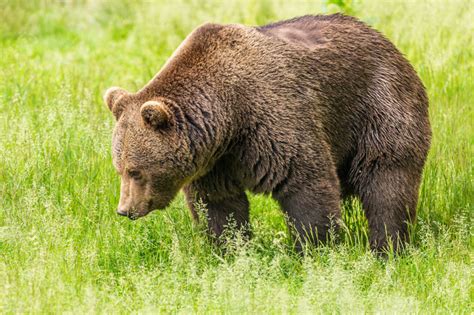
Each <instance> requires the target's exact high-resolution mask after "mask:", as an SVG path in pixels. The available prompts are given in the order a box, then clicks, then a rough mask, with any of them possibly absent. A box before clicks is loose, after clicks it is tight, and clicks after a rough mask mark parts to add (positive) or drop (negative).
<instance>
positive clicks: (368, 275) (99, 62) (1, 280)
mask: <svg viewBox="0 0 474 315" xmlns="http://www.w3.org/2000/svg"><path fill="white" fill-rule="evenodd" d="M339 2H341V1H327V2H324V3H315V2H312V1H311V2H310V1H297V2H293V3H291V2H287V1H281V0H279V1H259V2H256V1H250V0H248V1H206V2H205V3H200V2H199V1H189V2H184V1H176V2H174V1H173V2H169V1H163V2H162V3H158V2H156V3H152V2H150V1H143V2H142V1H133V2H132V1H130V2H129V3H124V2H118V1H117V2H112V1H72V2H71V3H69V1H68V2H67V3H69V4H61V2H59V1H57V2H52V3H50V2H47V1H27V0H23V1H13V0H11V1H8V0H7V1H6V0H0V8H1V9H0V75H1V76H0V78H1V79H0V313H16V312H27V313H57V312H71V313H76V312H81V313H84V312H100V313H110V312H119V313H128V312H143V313H147V312H155V311H161V312H180V313H189V312H195V313H203V312H208V313H221V312H225V313H242V312H245V313H294V314H300V313H354V312H356V313H362V312H367V313H465V314H472V313H473V312H474V306H473V300H474V289H473V276H472V275H473V261H474V252H473V240H474V238H473V235H474V234H473V232H474V230H473V225H472V224H473V222H472V221H473V220H472V219H473V207H474V203H473V201H474V200H473V199H474V176H473V175H474V170H473V156H474V143H473V142H474V130H473V125H474V123H473V122H474V109H473V104H474V78H473V65H474V49H473V47H474V45H473V33H474V9H473V5H472V3H471V2H469V1H453V2H447V1H439V2H424V1H417V2H415V1H410V2H395V1H392V2H387V1H381V2H379V1H375V0H374V1H369V2H362V1H352V2H351V1H342V2H341V6H342V7H344V8H345V9H346V10H350V12H351V13H352V14H354V15H356V16H358V17H360V18H361V19H362V20H364V21H366V22H368V23H370V24H371V25H373V26H374V27H376V28H377V29H379V30H380V31H382V32H383V33H384V34H386V35H387V36H388V37H389V38H390V39H391V40H392V41H393V42H394V43H395V44H396V45H397V46H398V47H399V48H400V49H401V51H402V52H403V53H404V54H405V55H406V56H407V58H408V59H409V60H410V61H411V62H412V63H413V65H414V66H415V68H416V70H417V71H418V73H419V74H420V76H421V77H422V80H423V82H424V84H425V85H426V87H427V89H428V94H429V97H430V101H431V102H430V103H431V107H430V115H431V122H432V127H433V133H434V134H433V143H432V148H431V152H430V155H429V160H428V163H427V165H426V169H425V173H424V179H423V184H422V187H421V190H420V203H419V212H418V213H419V216H418V223H417V225H416V226H415V227H414V230H415V231H414V233H413V237H412V238H413V242H412V245H411V246H410V247H409V248H408V249H407V251H406V253H405V254H404V255H402V256H400V257H397V258H393V257H389V258H388V259H387V260H381V259H378V258H376V257H375V256H374V255H373V254H372V253H371V252H370V251H369V250H368V245H367V227H366V221H365V219H364V216H363V212H362V211H361V209H360V205H359V203H358V202H357V201H353V202H348V203H346V204H345V205H344V220H345V223H346V227H347V228H346V229H344V232H343V233H342V237H341V238H342V240H341V241H340V242H339V243H337V244H331V245H329V246H326V247H321V248H317V249H314V248H313V249H311V250H310V251H309V253H308V254H307V255H306V256H305V257H303V258H301V257H298V256H297V255H295V254H294V253H293V251H292V250H291V248H290V246H289V237H288V233H287V231H286V227H285V224H284V220H283V216H282V214H281V213H280V211H279V209H278V205H277V204H276V203H275V202H273V201H272V200H271V199H269V198H267V197H262V196H251V198H250V199H251V220H252V224H253V229H254V233H255V237H254V238H253V239H252V241H250V242H248V243H245V242H242V241H241V240H240V239H239V238H237V239H234V240H232V241H231V242H230V243H229V245H228V248H227V250H226V253H225V254H222V253H221V252H220V250H219V249H217V248H215V247H213V246H212V245H211V244H209V242H208V240H207V239H206V236H205V233H204V229H203V227H202V226H197V225H195V224H193V223H192V221H191V218H190V215H189V214H188V210H187V209H186V207H185V203H184V200H183V197H182V196H181V195H180V196H179V197H178V198H176V200H175V201H174V203H173V204H172V205H171V206H170V207H169V209H167V210H166V211H162V212H155V213H153V214H151V215H150V216H148V217H146V218H144V219H141V220H138V221H136V222H130V221H128V220H126V219H123V218H121V217H118V216H117V215H116V214H115V211H114V209H115V208H116V205H117V203H118V197H119V178H118V177H117V175H116V173H115V171H114V169H113V167H112V163H111V154H110V142H111V141H110V139H111V132H112V128H113V125H114V119H113V117H112V115H111V114H110V112H109V111H108V109H107V108H106V106H105V105H104V104H103V102H102V99H101V98H102V93H103V91H104V90H105V89H106V88H107V87H109V86H113V85H119V86H122V87H124V88H126V89H128V90H130V91H136V90H137V89H139V88H141V87H142V86H143V85H145V84H146V83H147V82H148V80H149V79H150V78H151V77H152V76H153V75H154V74H155V73H156V72H157V71H158V70H159V69H160V67H161V66H162V65H163V63H164V62H165V61H166V59H167V58H168V57H169V56H170V55H171V53H172V52H173V50H174V49H175V48H176V47H177V46H178V45H179V43H180V42H181V41H182V40H183V38H184V37H185V36H186V35H187V34H188V33H189V32H190V31H191V30H192V29H193V28H194V27H196V26H198V25H199V24H201V23H203V22H205V21H214V22H220V23H236V22H237V23H245V24H263V23H267V22H270V21H275V20H278V19H282V18H289V17H293V16H297V15H302V14H308V13H322V12H333V11H334V10H336V9H337V5H335V4H331V3H336V4H337V3H339Z"/></svg>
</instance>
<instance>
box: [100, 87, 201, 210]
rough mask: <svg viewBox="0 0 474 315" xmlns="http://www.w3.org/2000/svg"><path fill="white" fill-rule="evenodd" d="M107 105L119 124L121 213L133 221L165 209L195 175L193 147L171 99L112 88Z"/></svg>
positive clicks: (116, 159) (116, 150)
mask: <svg viewBox="0 0 474 315" xmlns="http://www.w3.org/2000/svg"><path fill="white" fill-rule="evenodd" d="M104 101H105V103H106V104H107V106H108V107H109V109H110V110H111V112H112V113H113V114H114V116H115V119H116V121H117V123H116V126H115V129H114V132H113V137H112V156H113V164H114V167H115V168H116V170H117V172H118V173H119V175H120V177H121V189H120V202H119V205H118V209H117V213H118V214H120V215H123V216H127V217H129V218H130V219H137V218H139V217H142V216H145V215H147V214H148V213H149V212H151V211H152V210H155V209H163V208H165V207H166V206H167V205H168V204H169V203H170V202H171V200H172V199H173V198H174V196H175V195H176V194H177V192H178V191H179V190H180V189H181V187H182V186H183V185H185V183H186V182H187V181H188V180H189V179H190V177H191V174H192V173H193V169H192V167H191V165H192V157H191V153H190V147H189V142H188V141H187V138H186V137H185V136H184V133H183V130H182V126H181V127H180V124H179V123H178V121H179V119H178V116H179V113H180V112H179V108H178V107H177V105H176V104H175V103H173V101H171V100H169V99H164V98H159V97H153V96H150V95H145V96H144V95H139V93H137V94H132V93H128V92H127V91H125V90H123V89H121V88H117V87H113V88H110V89H108V90H107V92H106V93H105V95H104Z"/></svg>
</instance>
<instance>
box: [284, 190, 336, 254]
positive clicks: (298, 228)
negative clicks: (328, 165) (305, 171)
mask: <svg viewBox="0 0 474 315" xmlns="http://www.w3.org/2000/svg"><path fill="white" fill-rule="evenodd" d="M336 183H337V181H336ZM277 199H278V201H279V203H280V205H281V207H282V208H283V211H284V212H285V213H286V214H287V216H288V227H289V229H290V232H292V233H293V236H294V237H295V247H296V250H297V251H299V252H302V251H303V248H304V246H305V244H306V243H308V242H309V243H312V244H316V245H317V244H319V243H326V242H327V241H328V239H329V237H330V231H331V229H332V230H333V231H334V232H337V230H338V227H339V220H340V219H341V210H340V193H339V189H338V186H337V184H331V183H330V182H315V183H312V184H311V185H309V186H307V187H300V188H298V189H297V190H296V191H292V192H291V193H289V194H287V195H285V196H280V197H279V198H277Z"/></svg>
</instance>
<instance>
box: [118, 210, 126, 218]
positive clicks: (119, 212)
mask: <svg viewBox="0 0 474 315" xmlns="http://www.w3.org/2000/svg"><path fill="white" fill-rule="evenodd" d="M117 214H118V215H121V216H124V217H128V211H127V210H123V209H117Z"/></svg>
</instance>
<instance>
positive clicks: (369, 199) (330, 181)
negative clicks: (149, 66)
mask: <svg viewBox="0 0 474 315" xmlns="http://www.w3.org/2000/svg"><path fill="white" fill-rule="evenodd" d="M104 98H105V102H106V103H107V105H108V107H109V108H110V110H111V111H112V112H113V114H114V115H115V118H116V120H117V124H116V127H115V131H114V134H113V163H114V165H115V167H116V169H117V171H118V172H119V174H120V176H121V195H120V203H119V206H118V210H117V212H118V214H120V215H125V216H128V217H129V218H132V219H135V218H138V217H141V216H144V215H146V214H147V213H149V212H150V211H151V210H153V209H162V208H165V207H166V206H167V205H168V204H169V203H170V201H171V200H172V199H173V198H174V196H175V195H176V194H177V192H178V191H179V190H180V189H181V188H183V189H184V193H185V195H186V198H187V202H188V204H189V207H190V209H191V213H192V215H193V217H194V218H197V217H198V216H197V214H196V210H195V209H194V206H195V203H196V202H197V201H200V200H201V201H202V202H203V203H204V204H205V205H206V208H207V211H208V213H207V216H208V227H209V230H210V232H211V233H212V234H213V235H216V236H219V235H221V233H222V232H223V230H224V228H225V227H226V225H227V224H228V223H229V219H230V218H231V217H232V218H233V220H235V222H236V224H237V225H238V226H239V227H240V226H243V225H246V224H247V223H248V220H249V202H248V200H247V196H246V191H251V192H253V193H267V194H271V195H272V197H273V198H274V199H276V200H277V201H278V202H279V204H280V205H281V208H282V209H283V211H284V212H285V213H286V215H287V217H288V220H289V223H291V225H292V226H293V227H294V230H295V231H296V232H297V233H296V236H297V240H298V242H297V246H298V247H299V248H301V246H302V245H303V244H304V242H307V241H316V240H319V241H324V240H325V239H326V238H327V234H328V230H329V229H330V228H331V226H332V225H334V226H335V227H337V225H338V221H339V220H340V217H341V206H340V204H341V200H342V199H343V198H346V197H348V196H357V197H359V198H360V200H361V202H362V205H363V207H364V210H365V214H366V216H367V219H368V222H369V228H370V244H371V247H372V248H373V249H375V250H379V249H384V248H386V247H387V245H388V244H389V242H393V246H394V247H395V249H397V248H398V247H399V246H400V245H402V244H403V242H404V241H406V240H407V228H408V224H409V223H410V222H412V221H413V220H414V219H415V211H416V206H417V199H418V187H419V185H420V179H421V175H422V170H423V165H424V163H425V159H426V156H427V152H428V149H429V146H430V138H431V130H430V123H429V118H428V99H427V96H426V93H425V89H424V87H423V84H422V83H421V81H420V79H419V78H418V76H417V74H416V72H415V71H414V69H413V68H412V66H411V65H410V64H409V62H408V61H407V60H406V59H405V58H404V57H403V56H402V54H401V53H400V52H399V51H398V50H397V48H396V47H395V46H394V45H393V44H392V43H390V42H389V41H388V40H387V39H386V38H385V37H384V36H383V35H381V34H380V33H379V32H377V31H375V30H374V29H372V28H370V27H369V26H367V25H366V24H364V23H363V22H360V21H358V20H357V19H355V18H353V17H349V16H344V15H341V14H335V15H328V16H325V15H318V16H303V17H299V18H294V19H291V20H287V21H282V22H278V23H274V24H270V25H266V26H262V27H247V26H242V25H218V24H205V25H203V26H200V27H198V28H197V29H196V30H194V31H193V32H192V33H191V34H190V35H189V36H188V37H187V38H186V39H185V40H184V42H183V43H182V44H181V45H180V46H179V48H178V49H177V50H176V51H175V52H174V54H173V55H172V56H171V58H170V59H169V60H168V61H167V63H166V64H165V65H164V67H163V68H162V69H161V71H160V72H159V73H158V74H157V75H156V76H155V77H154V78H153V79H152V80H151V81H150V82H149V83H148V84H147V85H146V86H145V87H144V88H143V89H141V90H140V91H138V92H137V93H129V92H126V91H125V90H123V89H120V88H111V89H109V90H108V91H107V92H106V94H105V97H104ZM390 240H391V241H390Z"/></svg>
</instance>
